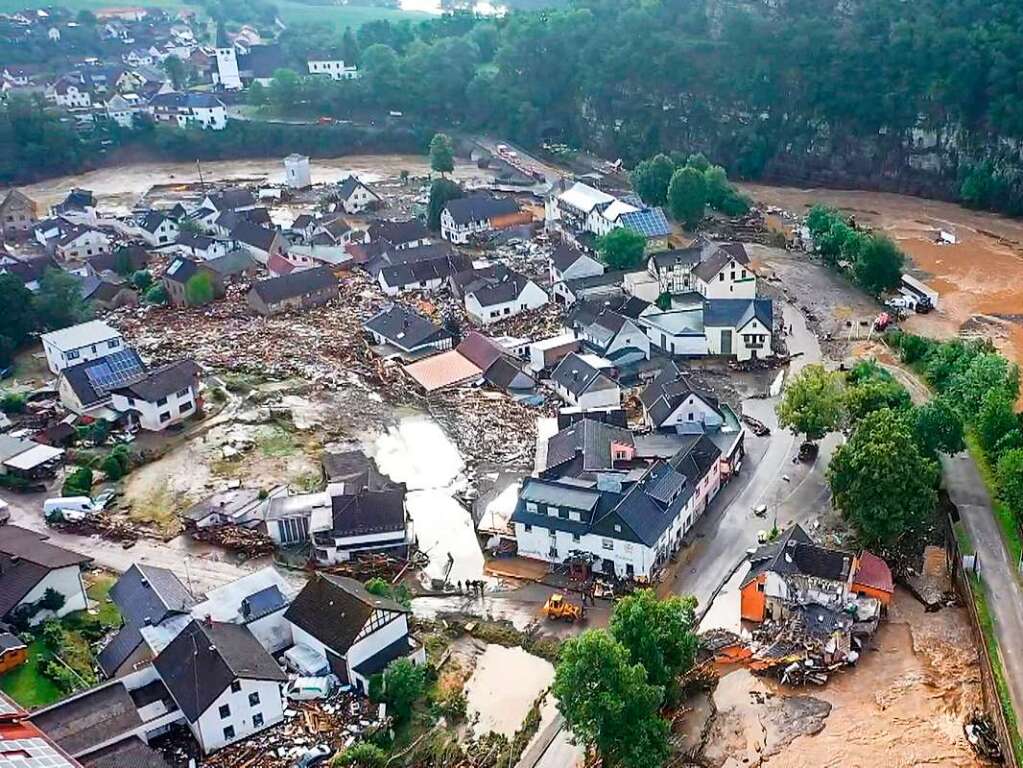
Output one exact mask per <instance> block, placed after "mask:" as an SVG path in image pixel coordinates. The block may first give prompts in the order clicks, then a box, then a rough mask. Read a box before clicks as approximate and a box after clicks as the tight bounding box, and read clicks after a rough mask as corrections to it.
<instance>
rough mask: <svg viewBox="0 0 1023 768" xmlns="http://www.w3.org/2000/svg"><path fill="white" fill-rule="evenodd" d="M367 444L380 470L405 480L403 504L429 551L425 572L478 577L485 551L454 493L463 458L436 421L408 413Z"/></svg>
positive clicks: (460, 483)
mask: <svg viewBox="0 0 1023 768" xmlns="http://www.w3.org/2000/svg"><path fill="white" fill-rule="evenodd" d="M366 450H367V452H368V453H369V454H370V455H372V456H373V457H374V458H376V461H377V466H379V467H380V471H381V472H383V473H384V474H386V475H389V476H390V477H391V479H393V480H395V481H396V482H399V483H405V484H406V485H407V486H408V490H409V493H408V497H407V499H406V506H407V508H408V511H409V514H410V515H411V516H412V524H413V526H414V529H415V535H416V538H417V539H418V540H419V548H420V549H421V550H422V551H423V552H425V553H426V554H427V555H429V557H430V564H429V565H428V566H427V567H426V569H425V571H424V574H423V575H424V577H425V578H427V579H440V580H443V579H444V578H445V577H446V578H447V579H448V580H449V581H450V582H457V581H465V580H467V579H479V578H482V576H483V553H482V552H481V551H480V547H479V544H478V543H477V541H476V531H475V529H474V528H473V524H472V517H471V515H470V514H469V511H468V510H467V509H466V508H465V507H463V506H462V504H461V503H460V502H459V501H458V500H457V499H456V498H455V495H456V494H457V493H458V492H459V491H460V490H462V489H463V488H464V486H465V476H464V475H463V470H464V468H465V464H464V462H463V461H462V457H461V456H460V455H459V453H458V449H457V448H456V447H455V444H454V443H452V442H451V440H450V439H449V438H448V437H447V435H445V434H444V431H443V430H442V429H441V428H440V426H439V425H438V424H437V423H436V422H435V421H433V420H432V419H430V418H429V417H428V416H422V415H418V414H416V415H407V416H404V417H403V418H401V419H400V421H399V422H398V424H397V426H394V427H391V428H389V429H388V430H387V431H386V432H385V433H383V434H381V435H379V436H377V437H375V438H373V439H372V440H370V441H369V442H368V444H367V445H366Z"/></svg>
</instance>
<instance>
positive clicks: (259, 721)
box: [252, 712, 263, 728]
mask: <svg viewBox="0 0 1023 768" xmlns="http://www.w3.org/2000/svg"><path fill="white" fill-rule="evenodd" d="M252 727H253V728H262V727H263V713H262V712H257V713H256V714H254V715H253V716H252Z"/></svg>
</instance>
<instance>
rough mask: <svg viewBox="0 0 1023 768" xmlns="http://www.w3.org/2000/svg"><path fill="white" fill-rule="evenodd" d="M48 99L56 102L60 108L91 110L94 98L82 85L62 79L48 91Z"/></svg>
mask: <svg viewBox="0 0 1023 768" xmlns="http://www.w3.org/2000/svg"><path fill="white" fill-rule="evenodd" d="M47 94H48V96H47V97H48V98H50V99H51V100H52V101H54V102H56V104H57V106H58V107H64V109H68V110H74V109H89V107H91V106H92V96H91V94H90V93H89V91H87V90H86V89H85V87H84V86H83V85H81V84H80V83H76V82H74V81H73V80H71V79H69V78H66V77H62V78H61V79H59V80H58V81H57V82H56V83H55V84H54V85H53V87H52V89H47Z"/></svg>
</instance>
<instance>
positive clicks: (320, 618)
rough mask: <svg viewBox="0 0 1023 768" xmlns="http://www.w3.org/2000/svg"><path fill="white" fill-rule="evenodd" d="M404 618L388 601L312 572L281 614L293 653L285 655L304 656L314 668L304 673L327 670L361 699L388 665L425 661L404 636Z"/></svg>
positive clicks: (359, 586)
mask: <svg viewBox="0 0 1023 768" xmlns="http://www.w3.org/2000/svg"><path fill="white" fill-rule="evenodd" d="M409 613H410V612H409V610H408V609H407V608H404V607H403V606H401V605H399V604H398V603H396V602H394V601H393V600H390V599H388V598H385V597H378V596H377V595H373V594H370V593H369V592H367V591H366V588H365V587H364V586H363V585H362V584H360V583H359V582H357V581H355V580H354V579H348V578H344V577H342V576H333V575H330V574H326V573H317V574H315V575H314V576H313V578H312V579H310V580H309V581H308V582H307V583H306V585H305V587H304V588H303V589H302V591H301V592H299V594H298V597H296V598H295V600H294V602H293V603H292V604H291V605H290V606H289V607H288V610H287V612H286V613H285V614H284V615H285V618H286V619H287V620H288V621H289V622H291V624H292V632H293V634H294V637H295V648H293V649H292V651H289V652H288V653H289V654H292V657H293V658H295V657H300V656H301V655H302V651H305V652H306V653H305V655H308V656H309V657H310V658H312V659H315V660H316V662H315V665H316V666H318V669H316V670H308V671H310V672H326V671H330V672H332V673H334V674H335V675H337V676H338V678H339V679H340V680H341V682H342V683H346V684H350V685H352V686H353V687H354V688H355V689H356V690H358V691H360V692H361V693H363V694H366V693H368V692H369V681H370V678H372V677H373V675H376V674H378V673H380V672H383V671H384V669H386V668H387V665H388V664H390V663H391V662H392V661H395V660H397V659H401V658H409V659H411V660H412V661H413V662H414V663H416V664H424V663H425V662H426V653H425V650H424V648H423V647H422V646H419V645H417V644H416V643H415V641H414V640H413V639H412V637H411V635H410V634H409V628H408V616H409ZM296 649H298V652H296V653H293V651H295V650H296ZM305 671H306V670H300V672H305Z"/></svg>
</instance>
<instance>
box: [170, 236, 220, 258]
mask: <svg viewBox="0 0 1023 768" xmlns="http://www.w3.org/2000/svg"><path fill="white" fill-rule="evenodd" d="M175 246H176V250H177V252H178V253H180V254H182V255H183V256H188V257H189V258H191V259H198V260H200V261H209V260H210V259H216V258H220V257H221V256H225V255H226V254H227V253H228V251H231V250H234V247H235V243H234V242H233V241H232V240H218V239H216V238H213V237H208V236H206V235H195V234H192V233H191V232H181V233H180V234H179V235H178V238H177V241H176V242H175Z"/></svg>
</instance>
